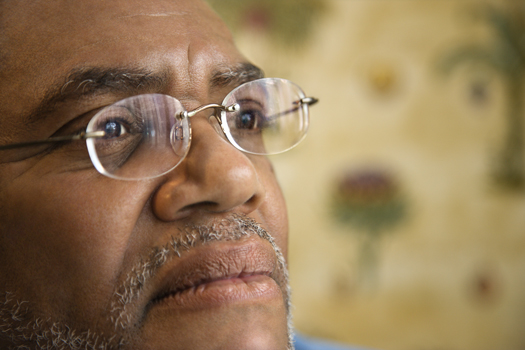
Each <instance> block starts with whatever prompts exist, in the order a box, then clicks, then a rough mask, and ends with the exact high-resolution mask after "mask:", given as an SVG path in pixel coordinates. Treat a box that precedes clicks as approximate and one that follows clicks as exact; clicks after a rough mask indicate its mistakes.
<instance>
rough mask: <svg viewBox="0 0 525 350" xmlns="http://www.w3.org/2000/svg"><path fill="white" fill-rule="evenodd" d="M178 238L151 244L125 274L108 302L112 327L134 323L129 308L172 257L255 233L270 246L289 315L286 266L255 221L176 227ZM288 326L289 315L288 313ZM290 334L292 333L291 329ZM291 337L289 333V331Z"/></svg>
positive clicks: (243, 219)
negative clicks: (145, 256)
mask: <svg viewBox="0 0 525 350" xmlns="http://www.w3.org/2000/svg"><path fill="white" fill-rule="evenodd" d="M179 231H180V232H179V233H180V234H179V235H177V237H174V236H172V237H171V238H170V240H169V242H168V243H166V244H165V245H163V246H160V247H154V248H153V249H152V250H151V252H150V253H149V255H148V256H147V258H146V259H143V260H140V261H139V262H138V263H136V264H135V265H134V266H133V267H132V269H131V270H130V272H129V273H128V274H127V276H126V278H125V279H124V282H123V283H121V284H120V285H119V286H118V288H117V289H116V291H115V293H114V295H113V297H112V300H111V302H110V310H109V311H110V312H109V314H110V321H111V322H112V323H113V325H114V326H115V329H118V328H120V329H122V330H126V329H128V328H129V327H130V326H132V325H133V324H134V323H133V321H134V316H133V313H131V312H130V309H131V308H132V307H133V305H134V303H135V302H136V301H137V300H138V299H139V298H140V297H141V296H142V295H143V293H144V290H145V288H146V287H147V286H148V283H149V281H150V280H151V279H152V278H153V277H154V276H156V274H157V273H158V271H159V269H160V268H162V267H163V266H164V265H166V264H167V263H168V262H170V261H172V260H173V259H177V258H180V257H181V255H182V254H183V253H185V252H189V251H191V250H192V249H194V248H196V247H198V246H201V245H205V244H209V243H212V242H227V241H238V240H240V239H242V238H246V237H250V236H258V237H260V238H261V239H263V240H265V241H267V242H269V243H270V244H271V246H272V247H273V250H274V252H275V256H276V262H277V269H276V270H277V271H276V274H275V276H276V277H275V278H274V279H275V280H276V282H277V284H278V285H279V286H280V287H281V291H282V293H283V298H284V301H285V306H286V308H287V313H288V315H290V304H291V301H290V289H289V284H288V269H287V266H286V261H285V259H284V256H283V254H282V251H281V249H280V248H279V247H278V246H277V244H276V243H275V240H274V238H273V237H272V236H271V235H270V233H268V232H267V231H266V230H265V229H264V228H263V227H262V226H261V225H260V224H259V223H257V222H256V221H255V220H253V219H251V218H249V217H247V216H245V215H240V214H232V215H231V216H230V217H228V218H222V219H218V220H214V221H211V222H209V223H207V224H206V225H196V224H188V225H186V226H184V227H183V228H181V229H180V230H179ZM288 323H289V328H291V316H289V320H288ZM290 333H291V332H290ZM289 335H290V337H291V336H292V334H289Z"/></svg>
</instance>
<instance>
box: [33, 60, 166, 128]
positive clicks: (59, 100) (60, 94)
mask: <svg viewBox="0 0 525 350" xmlns="http://www.w3.org/2000/svg"><path fill="white" fill-rule="evenodd" d="M168 80H169V74H168V72H167V71H161V72H152V71H150V70H146V69H142V68H102V67H84V68H80V69H74V70H72V71H70V72H69V73H68V74H67V78H66V79H65V83H63V84H56V85H54V86H52V87H50V88H49V89H48V90H47V92H46V93H45V94H44V97H43V99H42V101H41V102H40V103H39V104H38V106H37V107H36V108H34V109H33V111H32V112H31V113H30V114H29V115H28V117H27V120H26V121H25V122H26V124H27V125H32V124H35V123H36V122H42V120H44V119H45V118H46V117H47V116H48V115H50V114H51V113H52V112H53V111H54V110H55V109H56V108H57V107H58V106H59V105H60V104H63V103H65V102H68V101H75V100H77V101H78V100H81V99H86V98H89V97H93V96H96V95H98V94H103V93H127V94H137V93H139V92H141V91H151V90H154V91H157V90H161V89H162V88H163V87H164V86H166V85H167V84H168Z"/></svg>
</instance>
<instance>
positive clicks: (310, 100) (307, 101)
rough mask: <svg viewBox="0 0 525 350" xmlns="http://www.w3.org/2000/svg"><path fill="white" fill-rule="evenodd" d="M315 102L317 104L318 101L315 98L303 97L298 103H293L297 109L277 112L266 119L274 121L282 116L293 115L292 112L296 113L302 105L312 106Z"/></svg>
mask: <svg viewBox="0 0 525 350" xmlns="http://www.w3.org/2000/svg"><path fill="white" fill-rule="evenodd" d="M317 102H319V99H317V98H315V97H303V98H302V99H300V100H299V101H295V102H294V104H296V105H297V107H294V108H290V109H288V110H286V111H282V112H279V113H277V114H274V115H271V116H269V117H268V118H267V119H269V120H272V119H276V118H279V117H280V116H283V115H286V114H288V113H293V112H296V111H297V110H298V109H299V108H301V106H302V105H304V104H307V105H308V106H313V105H314V104H316V103H317Z"/></svg>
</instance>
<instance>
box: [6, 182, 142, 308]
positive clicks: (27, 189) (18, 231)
mask: <svg viewBox="0 0 525 350" xmlns="http://www.w3.org/2000/svg"><path fill="white" fill-rule="evenodd" d="M105 184H106V185H107V186H104V185H105ZM126 186H128V187H129V184H127V183H123V184H120V183H117V182H116V181H113V182H112V183H111V182H104V181H101V180H98V181H97V182H96V186H95V182H94V181H91V180H90V179H83V178H82V177H81V176H72V175H71V174H69V175H68V176H56V175H55V179H53V180H50V179H46V178H40V179H37V178H27V177H26V178H20V179H17V180H15V181H13V183H11V184H10V186H9V188H8V189H7V190H6V191H5V193H3V195H4V197H3V199H2V200H5V201H8V202H9V205H8V206H7V207H6V208H5V210H4V211H3V212H2V214H1V218H0V219H1V224H0V225H1V226H0V227H1V229H0V230H1V233H0V240H1V246H2V248H3V250H4V252H3V253H4V254H2V257H0V259H1V263H2V264H1V266H2V269H3V268H6V267H7V269H6V271H2V273H1V275H2V276H3V277H0V278H2V279H5V280H4V281H2V282H4V284H5V285H6V286H7V288H8V289H12V290H16V291H17V292H18V293H21V294H23V298H27V300H30V301H35V302H37V303H38V304H39V305H40V307H42V310H41V311H42V312H49V313H54V312H53V311H54V310H53V309H54V308H55V309H56V308H60V309H62V310H71V311H70V312H76V311H78V312H79V313H82V315H83V317H87V318H89V317H94V315H95V314H97V313H99V312H101V309H102V308H103V307H105V305H104V304H105V302H106V301H107V295H108V294H109V293H112V290H113V288H114V287H113V283H114V280H115V278H116V276H115V274H116V273H117V272H118V271H119V270H120V268H121V264H122V260H123V256H124V253H125V249H126V246H127V242H128V239H129V235H130V233H131V232H132V230H133V227H134V225H135V222H136V220H137V218H138V215H140V212H141V210H142V208H139V207H138V206H137V205H135V206H133V205H131V204H130V203H129V202H130V201H129V200H126V199H127V198H129V197H130V196H133V197H134V198H140V193H137V192H138V191H133V190H130V189H129V188H128V187H126ZM138 202H139V200H137V201H136V202H135V203H138ZM64 308H65V309H64ZM73 310H74V311H73ZM90 314H91V316H90Z"/></svg>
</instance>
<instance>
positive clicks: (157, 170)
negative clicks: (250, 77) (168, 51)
mask: <svg viewBox="0 0 525 350" xmlns="http://www.w3.org/2000/svg"><path fill="white" fill-rule="evenodd" d="M304 97H305V96H304V93H303V92H302V91H301V89H300V88H299V87H298V86H297V85H295V84H293V83H292V82H290V81H288V80H284V79H276V78H265V79H259V80H255V81H252V82H249V83H245V84H243V85H240V86H239V87H237V88H236V89H234V90H233V91H232V92H230V93H229V94H228V95H227V96H226V98H225V99H224V101H223V106H231V105H234V104H238V105H239V107H240V108H239V109H238V110H236V111H235V112H231V111H226V110H222V111H221V113H220V120H221V127H222V130H223V132H224V134H225V135H226V137H227V138H228V140H229V141H230V142H231V143H232V144H233V145H234V146H235V147H236V148H238V149H240V150H241V151H244V152H248V153H253V154H275V153H281V152H284V151H286V150H288V149H290V148H292V147H294V146H295V145H296V144H297V143H299V142H300V141H301V140H302V139H303V138H304V136H305V134H306V131H307V129H308V105H307V104H302V103H301V102H300V100H301V99H302V98H304ZM183 111H184V107H183V106H182V105H181V103H180V102H179V101H178V100H177V99H175V98H173V97H171V96H167V95H160V94H147V95H138V96H133V97H129V98H127V99H124V100H121V101H119V102H117V103H115V104H113V105H111V106H108V107H106V108H104V109H103V110H101V111H100V112H98V113H97V114H96V115H95V116H94V117H93V118H92V119H91V121H90V122H89V124H88V127H87V130H86V131H87V132H96V131H104V132H105V136H104V137H102V138H88V139H87V140H86V142H87V146H88V151H89V154H90V157H91V159H92V161H93V164H94V166H95V167H96V168H97V170H98V171H99V172H101V173H102V174H105V175H107V176H110V177H113V178H118V179H147V178H152V177H157V176H160V175H163V174H165V173H167V172H169V171H170V170H172V169H173V168H175V167H176V166H177V165H178V164H179V163H180V162H181V161H182V160H183V159H184V157H185V156H186V154H187V152H188V150H189V146H190V142H191V130H190V121H189V118H179V116H180V115H181V113H182V112H183Z"/></svg>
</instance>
